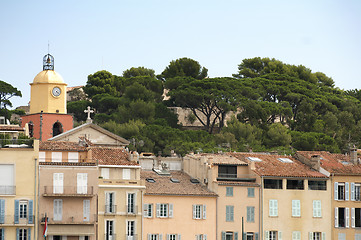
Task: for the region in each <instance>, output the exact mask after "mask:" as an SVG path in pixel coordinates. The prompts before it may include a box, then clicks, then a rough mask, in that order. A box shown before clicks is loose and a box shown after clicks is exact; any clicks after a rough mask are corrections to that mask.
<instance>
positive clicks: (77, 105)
mask: <svg viewBox="0 0 361 240" xmlns="http://www.w3.org/2000/svg"><path fill="white" fill-rule="evenodd" d="M88 106H92V104H91V102H89V101H87V100H80V101H74V102H68V103H67V110H68V113H72V114H73V115H74V118H75V120H76V121H78V122H80V121H85V120H86V119H87V114H86V113H84V110H86V109H87V107H88Z"/></svg>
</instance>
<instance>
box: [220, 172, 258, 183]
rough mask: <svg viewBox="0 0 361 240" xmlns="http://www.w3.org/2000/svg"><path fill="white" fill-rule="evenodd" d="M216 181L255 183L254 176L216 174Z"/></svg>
mask: <svg viewBox="0 0 361 240" xmlns="http://www.w3.org/2000/svg"><path fill="white" fill-rule="evenodd" d="M217 181H234V182H255V181H256V175H255V174H236V173H218V177H217Z"/></svg>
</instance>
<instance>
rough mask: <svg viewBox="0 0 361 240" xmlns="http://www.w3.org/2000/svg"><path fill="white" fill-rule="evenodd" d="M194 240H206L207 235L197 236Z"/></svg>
mask: <svg viewBox="0 0 361 240" xmlns="http://www.w3.org/2000/svg"><path fill="white" fill-rule="evenodd" d="M196 240H207V235H206V234H197V235H196Z"/></svg>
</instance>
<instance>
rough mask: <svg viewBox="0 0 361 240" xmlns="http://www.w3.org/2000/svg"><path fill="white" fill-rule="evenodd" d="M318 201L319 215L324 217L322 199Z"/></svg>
mask: <svg viewBox="0 0 361 240" xmlns="http://www.w3.org/2000/svg"><path fill="white" fill-rule="evenodd" d="M317 203H318V217H322V205H321V200H319V201H317Z"/></svg>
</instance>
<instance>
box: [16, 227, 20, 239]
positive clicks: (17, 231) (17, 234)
mask: <svg viewBox="0 0 361 240" xmlns="http://www.w3.org/2000/svg"><path fill="white" fill-rule="evenodd" d="M19 235H20V234H19V228H17V229H16V240H19Z"/></svg>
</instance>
